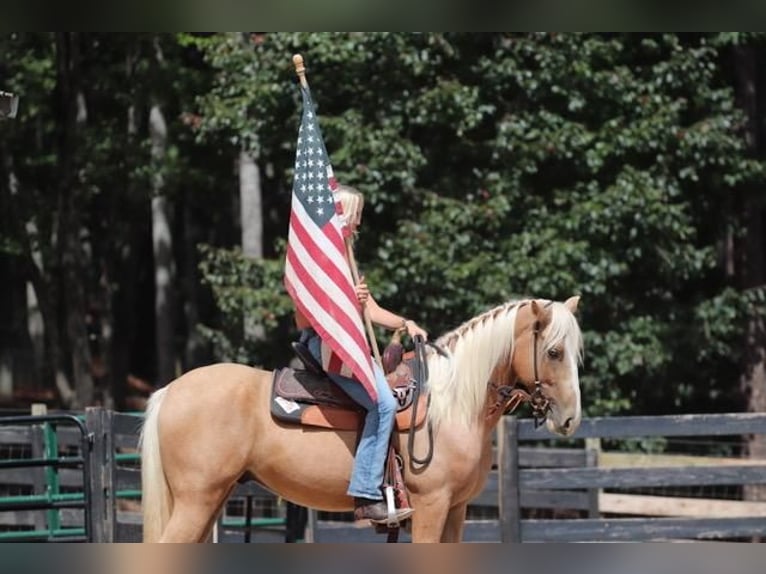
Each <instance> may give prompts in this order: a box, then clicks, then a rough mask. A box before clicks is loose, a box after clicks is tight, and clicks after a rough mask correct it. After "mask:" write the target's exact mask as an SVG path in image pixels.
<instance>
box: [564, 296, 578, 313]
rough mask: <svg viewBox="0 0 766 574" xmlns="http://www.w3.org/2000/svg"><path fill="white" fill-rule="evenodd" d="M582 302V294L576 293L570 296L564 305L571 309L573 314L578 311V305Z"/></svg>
mask: <svg viewBox="0 0 766 574" xmlns="http://www.w3.org/2000/svg"><path fill="white" fill-rule="evenodd" d="M579 303H580V296H579V295H575V296H574V297H570V298H569V299H567V300H566V301H564V306H565V307H566V308H567V309H569V312H570V313H572V315H574V314H575V312H576V311H577V305H578V304H579Z"/></svg>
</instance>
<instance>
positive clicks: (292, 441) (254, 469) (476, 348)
mask: <svg viewBox="0 0 766 574" xmlns="http://www.w3.org/2000/svg"><path fill="white" fill-rule="evenodd" d="M578 300H579V297H572V298H570V299H569V300H567V301H566V302H565V303H558V302H549V301H541V300H529V301H515V302H509V303H506V304H504V305H500V306H499V307H496V308H494V309H491V310H490V311H487V312H485V313H483V314H481V315H479V316H477V317H474V318H473V319H471V320H469V321H467V322H466V323H464V324H463V325H462V326H460V327H458V328H457V329H455V330H454V331H452V332H450V333H447V334H446V335H444V336H443V337H441V338H440V339H438V340H437V341H436V343H437V344H438V345H439V346H441V347H442V348H444V349H446V350H447V353H446V355H447V356H446V357H444V356H441V355H440V354H438V353H436V352H431V353H429V354H428V357H427V360H428V372H429V378H428V383H427V392H429V393H430V395H431V403H430V407H429V411H428V415H427V416H428V419H429V422H430V423H431V428H432V431H433V432H432V438H431V440H432V441H433V443H432V446H433V450H432V458H431V459H430V461H429V462H428V464H426V465H420V466H419V465H417V464H413V465H411V464H410V462H411V455H412V453H410V452H408V450H407V443H408V441H407V436H406V435H405V434H399V433H394V436H393V441H394V442H395V444H396V445H397V447H398V449H399V451H400V453H401V454H402V457H403V459H404V467H403V468H404V469H405V470H404V480H405V483H406V486H407V490H408V492H409V495H410V501H411V504H412V506H413V508H414V509H415V514H414V515H413V517H412V540H413V542H439V541H442V542H459V541H460V540H461V537H462V532H463V523H464V521H465V513H466V506H467V504H468V502H469V501H470V500H471V499H472V498H473V497H475V496H476V495H477V494H478V493H479V492H480V491H481V490H482V488H483V487H484V483H485V481H486V478H487V475H488V473H489V470H490V466H491V464H492V435H493V429H494V427H495V426H496V424H497V422H498V420H499V419H500V417H501V416H502V414H503V412H504V410H505V409H506V407H507V406H508V405H509V396H510V391H511V389H512V388H513V387H514V386H516V385H518V386H519V387H525V388H526V390H527V391H528V392H529V393H530V396H532V397H533V398H535V399H538V406H539V403H540V402H542V404H544V405H545V406H544V408H543V409H542V412H543V413H545V414H546V415H547V416H546V424H547V426H548V429H549V430H551V431H552V432H555V433H558V434H560V435H563V436H567V435H571V434H572V433H573V432H574V431H575V429H576V428H577V427H578V425H579V424H580V388H579V379H578V371H577V366H578V362H579V359H580V357H581V352H582V336H581V334H580V328H579V326H578V324H577V320H576V319H575V316H574V312H575V310H576V308H577V303H578ZM534 381H537V383H535V382H534ZM271 382H272V372H271V371H263V370H259V369H255V368H252V367H248V366H245V365H238V364H228V363H220V364H214V365H209V366H206V367H201V368H198V369H195V370H193V371H190V372H188V373H186V374H184V375H182V376H181V377H179V378H178V379H176V380H175V381H173V382H172V383H170V384H169V385H167V386H166V387H164V388H162V389H160V390H158V391H157V392H155V393H154V394H153V395H152V397H151V399H150V401H149V405H148V408H147V413H146V421H145V424H144V428H143V431H142V446H141V449H142V450H141V457H142V487H143V496H144V498H143V506H144V540H145V541H166V542H171V541H175V542H193V541H204V540H206V539H207V537H208V535H209V533H210V531H211V528H212V526H213V524H214V522H215V519H216V517H217V515H218V513H219V512H220V509H221V507H222V505H223V503H224V502H225V500H226V498H227V496H228V494H229V493H230V492H231V490H232V488H233V487H234V486H235V485H236V483H237V481H238V479H240V478H241V477H243V476H244V475H249V476H251V477H253V478H254V479H255V480H256V481H258V482H259V483H261V484H263V485H264V486H266V487H267V488H269V489H270V490H272V491H273V492H275V493H277V494H278V495H280V496H282V497H284V498H285V499H287V500H290V501H292V502H294V503H296V504H300V505H303V506H308V507H312V508H317V509H320V510H328V511H348V510H351V509H352V507H353V502H352V499H351V498H350V497H349V496H347V495H346V494H345V493H346V488H347V486H348V481H349V476H350V473H351V465H352V461H353V456H354V447H355V441H356V434H355V433H354V432H348V431H335V430H328V429H320V428H310V427H303V426H297V425H289V424H284V423H281V422H278V421H276V420H275V419H274V418H272V415H271V414H270V409H269V402H270V393H271ZM535 389H537V390H535ZM428 435H429V433H428V431H427V430H426V425H421V427H420V428H419V429H418V430H417V432H416V434H415V437H414V442H413V452H414V458H415V459H417V458H418V457H419V456H421V455H422V454H423V453H425V452H426V451H427V450H428V449H429V436H428Z"/></svg>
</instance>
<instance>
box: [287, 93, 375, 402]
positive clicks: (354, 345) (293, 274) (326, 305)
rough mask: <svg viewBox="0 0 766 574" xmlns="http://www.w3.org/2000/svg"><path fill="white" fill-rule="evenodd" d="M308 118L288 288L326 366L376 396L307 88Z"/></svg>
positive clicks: (298, 167) (302, 133) (298, 166)
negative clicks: (317, 341)
mask: <svg viewBox="0 0 766 574" xmlns="http://www.w3.org/2000/svg"><path fill="white" fill-rule="evenodd" d="M301 90H302V92H303V116H302V118H301V125H300V128H299V129H298V148H297V151H296V152H295V179H294V180H293V193H292V207H291V210H290V228H289V232H288V236H287V257H286V262H285V287H286V288H287V291H288V293H289V294H290V297H292V299H293V302H294V303H295V306H296V307H297V308H298V310H299V311H300V312H301V313H303V315H304V316H305V317H306V318H307V319H308V320H309V322H310V323H311V326H312V327H314V329H315V330H316V332H317V333H318V334H319V336H320V337H321V339H322V342H323V349H322V366H323V367H324V368H325V370H326V371H327V372H334V373H339V374H344V375H346V376H348V375H351V376H352V377H353V378H354V379H356V380H358V381H359V382H360V383H361V384H362V385H363V386H364V388H365V389H366V390H367V392H368V393H369V395H370V396H371V397H372V398H373V399H377V393H376V391H375V384H374V375H373V371H372V358H371V356H370V347H369V344H368V343H367V339H366V338H365V335H364V326H363V324H362V317H361V313H360V307H359V302H358V301H357V298H356V294H355V292H354V284H353V280H352V275H351V269H350V267H349V263H348V259H347V258H346V247H345V243H344V237H345V236H347V235H348V233H349V230H348V228H347V227H346V225H345V223H344V222H343V221H342V219H341V217H340V215H342V208H341V205H340V202H336V201H335V197H334V192H335V190H336V189H337V186H338V184H337V182H336V181H335V177H334V176H333V172H332V166H331V165H330V159H329V156H328V155H327V150H326V149H325V145H324V140H323V139H322V134H321V132H320V130H319V124H318V123H317V118H316V114H315V113H314V104H313V102H312V101H311V93H310V92H309V89H308V87H307V86H305V87H304V86H302V87H301Z"/></svg>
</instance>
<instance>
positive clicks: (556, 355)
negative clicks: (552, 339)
mask: <svg viewBox="0 0 766 574" xmlns="http://www.w3.org/2000/svg"><path fill="white" fill-rule="evenodd" d="M548 358H549V359H553V360H554V361H557V360H559V359H560V358H561V351H559V350H558V349H556V348H553V349H548Z"/></svg>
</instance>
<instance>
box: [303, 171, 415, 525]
mask: <svg viewBox="0 0 766 574" xmlns="http://www.w3.org/2000/svg"><path fill="white" fill-rule="evenodd" d="M335 196H336V198H337V199H338V200H339V201H340V203H341V206H342V207H343V218H344V219H345V222H346V225H348V226H349V229H350V231H351V232H352V236H353V237H355V236H356V231H357V229H358V227H359V225H360V223H361V221H362V209H363V208H364V197H363V196H362V194H361V193H360V192H359V191H357V190H356V189H354V188H352V187H349V186H346V185H339V186H338V189H337V190H336V191H335ZM354 290H355V292H356V297H357V300H358V301H359V303H360V304H361V305H362V306H363V307H364V306H366V308H367V311H368V312H369V316H370V320H371V321H372V322H373V323H375V324H377V325H380V326H382V327H386V328H388V329H392V330H395V329H399V328H401V327H404V328H406V329H407V333H408V334H409V335H410V337H415V336H418V335H420V336H421V337H423V339H424V340H425V339H427V338H428V333H426V331H425V330H423V329H422V328H421V327H420V326H418V324H417V323H416V322H415V321H413V320H412V319H405V318H404V317H401V316H400V315H397V314H396V313H393V312H391V311H388V310H387V309H384V308H383V307H381V306H380V305H378V303H377V302H376V301H375V299H373V297H372V295H371V294H370V290H369V288H368V287H367V283H366V282H365V280H364V277H360V278H359V282H358V283H357V284H356V286H355V289H354ZM295 319H296V323H297V326H298V328H299V329H301V338H300V340H301V342H302V343H303V344H304V345H306V346H307V347H308V349H309V351H311V354H312V355H313V356H314V358H316V359H317V360H318V361H319V362H320V363H321V340H320V337H319V335H318V334H317V333H316V331H314V329H313V328H311V326H310V324H309V322H308V320H307V319H306V318H305V317H304V316H303V315H302V313H301V312H300V311H298V310H296V313H295ZM373 369H374V372H375V385H376V389H377V394H378V400H377V402H375V401H373V399H372V398H371V397H370V396H369V394H368V393H367V391H365V389H364V387H363V386H362V385H361V384H360V383H359V382H358V381H356V380H354V379H350V378H347V377H344V376H342V375H338V374H335V373H330V374H329V376H330V378H331V379H332V380H333V381H334V382H335V383H336V384H337V385H339V386H340V387H341V389H343V391H345V392H346V394H348V395H349V396H350V397H351V398H352V399H353V400H354V401H355V402H357V403H358V404H359V405H361V406H362V407H363V408H364V409H365V410H366V411H367V414H366V415H365V419H364V428H363V429H362V436H361V438H360V440H359V445H358V446H357V449H356V456H355V457H354V466H353V469H352V471H351V481H350V483H349V486H348V491H347V493H348V494H349V495H350V496H353V497H354V519H355V520H364V519H368V520H371V521H372V522H379V523H385V522H387V520H388V509H387V507H386V503H385V502H384V501H383V492H382V486H383V472H384V469H385V462H386V453H387V451H388V444H389V440H390V438H391V432H392V431H393V428H394V420H395V416H396V401H395V399H394V397H393V394H392V393H391V389H390V387H389V386H388V383H387V382H386V379H385V376H384V375H383V371H382V369H381V367H380V366H379V365H377V364H376V363H375V362H374V361H373ZM412 513H413V509H412V508H399V509H397V514H396V520H397V521H401V520H404V519H405V518H408V517H409V516H410V515H411V514H412Z"/></svg>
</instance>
